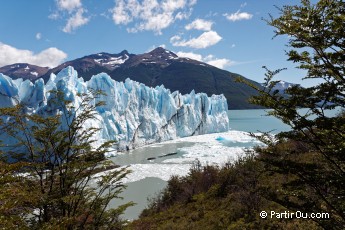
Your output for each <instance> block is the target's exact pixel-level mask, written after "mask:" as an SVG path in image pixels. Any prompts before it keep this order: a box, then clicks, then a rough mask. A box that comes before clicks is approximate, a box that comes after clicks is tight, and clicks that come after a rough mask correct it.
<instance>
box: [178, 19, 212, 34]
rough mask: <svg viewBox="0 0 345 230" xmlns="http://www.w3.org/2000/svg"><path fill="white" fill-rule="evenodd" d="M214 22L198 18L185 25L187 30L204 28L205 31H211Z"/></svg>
mask: <svg viewBox="0 0 345 230" xmlns="http://www.w3.org/2000/svg"><path fill="white" fill-rule="evenodd" d="M212 25H213V22H211V21H206V20H203V19H199V18H198V19H196V20H194V21H193V22H192V23H190V24H188V25H186V26H185V29H186V30H192V29H195V30H203V31H210V30H211V28H212Z"/></svg>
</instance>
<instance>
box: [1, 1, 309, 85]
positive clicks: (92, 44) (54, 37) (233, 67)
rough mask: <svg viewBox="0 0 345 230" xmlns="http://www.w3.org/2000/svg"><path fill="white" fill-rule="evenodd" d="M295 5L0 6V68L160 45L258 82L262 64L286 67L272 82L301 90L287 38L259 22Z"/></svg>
mask: <svg viewBox="0 0 345 230" xmlns="http://www.w3.org/2000/svg"><path fill="white" fill-rule="evenodd" d="M298 3H299V1H297V0H289V1H287V0H260V1H258V0H246V1H245V0H243V1H242V0H97V1H94V0H44V1H37V0H36V1H28V0H11V1H1V3H0V31H1V32H0V66H4V65H9V64H13V63H19V62H27V63H30V64H35V65H40V66H49V67H55V66H57V65H59V64H61V63H63V62H65V61H68V60H73V59H75V58H79V57H83V56H86V55H89V54H94V53H99V52H108V53H120V52H121V51H122V50H127V51H128V52H129V53H133V54H141V53H145V52H148V51H150V50H152V49H153V48H155V47H159V46H161V47H164V48H166V49H168V50H171V51H173V52H174V53H176V54H177V55H179V56H181V57H189V58H193V59H196V60H199V61H203V62H206V63H208V64H211V65H214V66H216V67H218V68H221V69H225V70H228V71H230V72H234V73H238V74H241V75H243V76H245V77H247V78H250V79H253V80H255V81H258V82H263V79H264V73H265V71H264V70H263V69H262V66H267V67H268V68H269V69H272V70H275V69H278V68H287V70H286V71H283V72H281V73H280V74H279V75H278V76H277V79H281V80H284V81H288V82H293V83H298V84H302V85H305V86H308V85H311V84H313V83H312V82H308V81H303V82H302V81H301V79H302V78H303V76H305V72H303V71H301V70H299V69H297V68H295V65H294V64H293V63H291V62H288V61H287V56H286V55H285V51H286V50H288V49H289V48H288V47H287V46H286V45H287V42H288V37H283V36H281V37H276V38H274V39H273V36H274V28H273V27H271V26H269V25H267V23H266V22H265V21H264V20H263V18H266V19H267V18H268V17H269V14H272V15H273V16H275V17H276V16H278V15H279V12H278V10H277V8H276V7H275V6H278V7H281V6H283V5H291V4H298Z"/></svg>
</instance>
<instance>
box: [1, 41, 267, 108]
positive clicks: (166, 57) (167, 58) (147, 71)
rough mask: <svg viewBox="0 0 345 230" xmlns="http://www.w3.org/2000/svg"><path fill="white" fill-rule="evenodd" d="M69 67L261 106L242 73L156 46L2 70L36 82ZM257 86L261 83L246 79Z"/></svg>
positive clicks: (231, 105)
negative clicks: (241, 80)
mask: <svg viewBox="0 0 345 230" xmlns="http://www.w3.org/2000/svg"><path fill="white" fill-rule="evenodd" d="M67 66H72V67H73V68H74V69H75V70H77V71H78V73H79V75H80V76H81V77H83V78H84V80H90V78H91V77H92V76H93V75H96V74H98V73H101V72H104V73H107V74H108V75H109V76H110V77H111V78H112V79H114V80H116V81H125V79H126V78H130V79H131V80H134V81H137V82H140V83H143V84H145V85H147V86H151V87H155V86H160V85H164V86H165V87H166V88H168V89H170V90H171V91H176V90H178V91H179V92H181V93H182V94H187V93H190V92H191V91H192V90H193V89H194V90H195V92H196V93H199V92H204V93H206V94H207V95H208V96H211V95H212V94H224V96H225V97H226V99H227V101H228V106H229V109H255V108H260V107H258V106H255V105H252V104H250V103H248V102H247V100H248V98H249V97H250V96H252V95H255V94H256V91H255V90H254V89H252V88H251V87H249V86H247V85H246V84H243V83H239V82H236V78H238V77H242V76H241V75H239V74H236V73H231V72H229V71H226V70H222V69H219V68H216V67H214V66H212V65H209V64H206V63H203V62H200V61H197V60H193V59H190V58H183V57H179V56H177V55H176V54H175V53H173V52H171V51H169V50H166V49H164V48H161V47H159V48H156V49H154V50H152V51H150V52H148V53H144V54H137V55H136V54H130V53H128V51H127V50H124V51H122V52H121V53H118V54H110V53H104V52H102V53H97V54H92V55H88V56H85V57H82V58H77V59H75V60H71V61H67V62H65V63H63V64H61V65H59V66H57V67H55V68H48V67H40V66H36V65H31V64H27V63H16V64H12V65H7V66H4V67H1V68H0V73H3V74H5V75H7V76H10V77H11V78H12V79H17V78H23V79H29V80H31V81H35V80H36V79H38V78H43V80H44V81H45V82H47V81H48V79H49V77H50V74H51V73H55V74H57V73H58V72H60V71H61V70H62V69H64V68H65V67H67ZM247 80H248V81H249V82H251V83H252V84H254V85H257V86H258V87H261V84H260V83H258V82H255V81H252V80H249V79H247Z"/></svg>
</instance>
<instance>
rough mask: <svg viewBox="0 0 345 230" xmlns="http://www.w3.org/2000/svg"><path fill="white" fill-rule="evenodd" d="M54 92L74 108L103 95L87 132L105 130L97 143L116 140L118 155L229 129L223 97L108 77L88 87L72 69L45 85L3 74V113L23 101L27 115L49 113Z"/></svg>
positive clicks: (0, 91)
mask: <svg viewBox="0 0 345 230" xmlns="http://www.w3.org/2000/svg"><path fill="white" fill-rule="evenodd" d="M52 89H59V90H62V91H63V92H64V95H65V97H66V99H69V100H71V101H72V102H73V103H74V105H75V106H76V107H78V104H79V103H80V100H81V99H80V98H79V96H78V93H87V92H91V89H93V90H102V91H103V92H104V93H105V94H106V95H102V96H101V97H99V98H97V99H96V100H100V101H105V102H106V105H104V106H100V107H98V108H97V120H92V121H89V122H88V123H87V124H86V126H85V127H91V126H93V127H98V128H101V131H100V132H99V133H98V134H97V137H96V139H97V140H98V141H99V143H101V142H102V141H105V140H116V141H117V143H118V144H117V149H118V150H124V149H131V148H136V147H139V146H142V145H146V144H151V143H155V142H161V141H165V140H171V139H175V138H178V137H186V136H192V135H200V134H206V133H214V132H224V131H227V130H228V129H229V120H228V116H227V108H228V106H227V101H226V98H225V97H224V96H223V95H212V96H211V97H208V96H207V95H206V94H204V93H197V94H196V93H195V92H194V91H192V92H191V93H190V94H186V95H181V94H180V93H179V92H178V91H175V92H172V93H171V92H170V90H169V89H166V88H164V86H157V87H155V88H151V87H147V86H145V85H144V84H141V83H138V82H135V81H132V80H130V79H126V81H125V82H117V81H114V80H113V79H111V78H110V76H108V75H107V74H105V73H101V74H98V75H95V76H93V77H92V78H91V79H90V80H89V81H87V82H84V80H83V79H82V78H79V77H78V73H77V72H76V71H75V70H74V69H73V68H72V67H67V68H65V69H63V70H62V71H61V72H60V73H58V74H57V75H54V74H52V75H51V77H50V79H49V81H48V82H47V83H46V84H44V82H43V80H42V79H38V80H37V81H36V82H35V83H32V82H30V81H28V80H26V81H23V80H22V79H17V80H12V79H11V78H9V77H7V76H5V75H2V74H0V107H8V106H13V105H14V104H15V103H17V102H18V101H19V102H22V103H24V104H26V105H27V108H28V111H29V112H32V113H36V112H42V111H43V112H44V111H47V107H49V103H48V102H49V96H50V93H49V91H50V90H52Z"/></svg>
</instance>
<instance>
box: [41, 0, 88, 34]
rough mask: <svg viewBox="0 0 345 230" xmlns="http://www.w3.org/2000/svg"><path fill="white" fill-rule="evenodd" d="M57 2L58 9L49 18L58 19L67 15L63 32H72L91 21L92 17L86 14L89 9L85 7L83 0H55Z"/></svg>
mask: <svg viewBox="0 0 345 230" xmlns="http://www.w3.org/2000/svg"><path fill="white" fill-rule="evenodd" d="M55 2H56V6H57V11H55V12H53V13H52V14H50V15H49V16H48V18H50V19H53V20H57V19H61V18H64V17H65V16H66V15H67V18H66V24H65V26H64V27H63V29H62V31H63V32H65V33H72V32H73V31H74V30H76V29H77V28H79V27H81V26H83V25H86V24H87V23H88V22H89V21H90V18H88V17H85V16H84V13H86V12H87V10H86V9H85V8H84V7H83V5H82V2H81V0H55Z"/></svg>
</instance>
